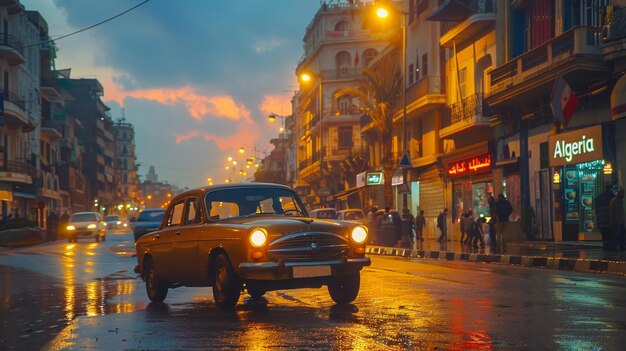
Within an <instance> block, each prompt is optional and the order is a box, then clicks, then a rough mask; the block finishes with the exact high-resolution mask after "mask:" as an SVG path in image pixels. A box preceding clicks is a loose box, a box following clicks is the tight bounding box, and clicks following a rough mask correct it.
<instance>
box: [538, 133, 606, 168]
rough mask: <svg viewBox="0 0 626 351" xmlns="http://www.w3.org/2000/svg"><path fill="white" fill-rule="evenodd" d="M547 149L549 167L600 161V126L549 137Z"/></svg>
mask: <svg viewBox="0 0 626 351" xmlns="http://www.w3.org/2000/svg"><path fill="white" fill-rule="evenodd" d="M548 148H549V151H550V167H557V166H563V165H567V164H576V163H583V162H590V161H596V160H599V159H602V156H603V154H602V126H599V125H597V126H593V127H589V128H583V129H579V130H575V131H572V132H568V133H561V134H556V135H550V137H548Z"/></svg>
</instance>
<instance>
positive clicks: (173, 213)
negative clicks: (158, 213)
mask: <svg viewBox="0 0 626 351" xmlns="http://www.w3.org/2000/svg"><path fill="white" fill-rule="evenodd" d="M184 204H185V203H184V202H183V201H180V202H179V203H177V204H175V205H174V206H172V209H171V210H170V212H169V215H168V217H167V221H166V222H165V226H166V227H172V226H179V225H180V224H181V223H182V222H183V206H184Z"/></svg>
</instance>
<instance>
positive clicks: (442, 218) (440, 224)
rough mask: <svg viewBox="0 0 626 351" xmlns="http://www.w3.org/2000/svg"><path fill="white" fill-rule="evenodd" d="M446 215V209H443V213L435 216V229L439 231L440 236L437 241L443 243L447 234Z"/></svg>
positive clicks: (446, 238)
mask: <svg viewBox="0 0 626 351" xmlns="http://www.w3.org/2000/svg"><path fill="white" fill-rule="evenodd" d="M447 214H448V209H447V208H444V209H443V212H440V213H439V216H437V228H439V230H441V235H439V239H438V240H439V241H441V242H444V241H446V240H448V234H447V230H446V215H447Z"/></svg>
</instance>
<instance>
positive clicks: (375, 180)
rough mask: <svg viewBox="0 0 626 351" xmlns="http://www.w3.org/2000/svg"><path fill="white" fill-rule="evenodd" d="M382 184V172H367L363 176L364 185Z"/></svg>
mask: <svg viewBox="0 0 626 351" xmlns="http://www.w3.org/2000/svg"><path fill="white" fill-rule="evenodd" d="M381 184H383V172H367V174H366V175H365V185H381Z"/></svg>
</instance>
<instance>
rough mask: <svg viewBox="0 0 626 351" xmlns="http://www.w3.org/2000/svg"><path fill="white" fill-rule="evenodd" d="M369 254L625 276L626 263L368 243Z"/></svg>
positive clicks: (366, 251) (367, 251)
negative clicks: (431, 249) (372, 244)
mask: <svg viewBox="0 0 626 351" xmlns="http://www.w3.org/2000/svg"><path fill="white" fill-rule="evenodd" d="M365 253H366V254H371V255H381V256H398V257H404V258H421V259H435V260H446V261H467V262H478V263H499V264H507V265H516V266H523V267H538V268H549V269H558V270H565V271H573V272H586V273H610V274H618V275H626V262H622V261H605V260H586V259H574V258H555V257H546V256H518V255H505V254H502V255H499V254H476V253H460V252H449V251H424V250H412V249H406V248H393V247H385V246H368V247H366V249H365Z"/></svg>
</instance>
